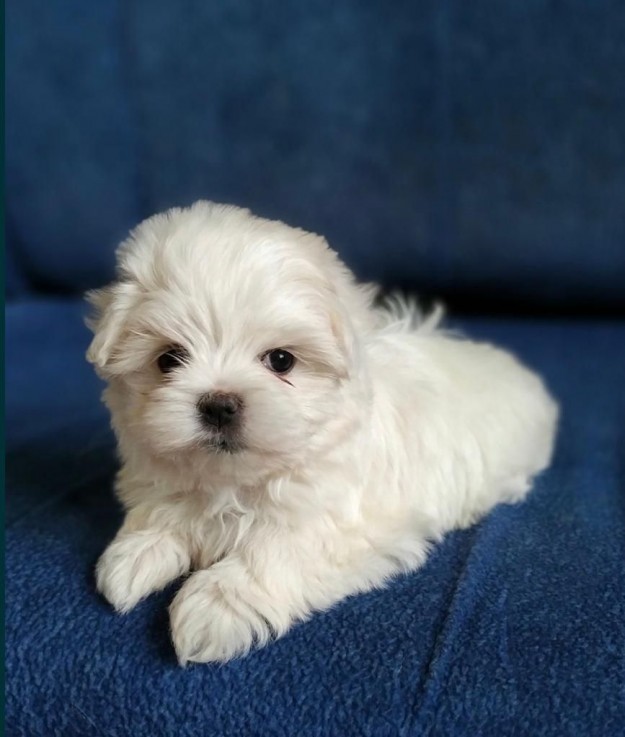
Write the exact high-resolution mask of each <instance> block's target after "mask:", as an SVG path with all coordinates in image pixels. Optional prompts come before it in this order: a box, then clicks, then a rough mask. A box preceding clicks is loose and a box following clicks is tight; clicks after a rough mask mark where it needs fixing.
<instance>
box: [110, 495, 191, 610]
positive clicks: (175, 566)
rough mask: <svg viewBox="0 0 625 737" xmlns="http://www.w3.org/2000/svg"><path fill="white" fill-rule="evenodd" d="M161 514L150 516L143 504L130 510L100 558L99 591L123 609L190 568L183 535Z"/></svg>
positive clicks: (129, 608)
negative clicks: (155, 517) (152, 517)
mask: <svg viewBox="0 0 625 737" xmlns="http://www.w3.org/2000/svg"><path fill="white" fill-rule="evenodd" d="M162 517H163V515H161V518H160V521H158V520H154V519H151V518H150V515H149V513H148V512H147V511H146V509H145V508H144V507H137V508H136V509H134V510H130V511H129V512H128V514H127V516H126V520H125V522H124V525H123V527H122V528H121V530H120V531H119V532H118V533H117V536H116V537H115V539H114V540H113V542H112V543H111V544H110V545H109V546H108V548H107V549H106V550H105V551H104V553H103V555H102V557H101V558H100V560H99V561H98V565H97V568H96V582H97V588H98V591H100V593H101V594H103V595H104V596H105V597H106V599H108V601H109V602H110V603H111V604H112V605H113V607H114V608H115V609H116V610H117V611H118V612H120V613H126V612H128V611H130V610H131V609H132V608H133V607H134V606H135V605H136V604H138V602H139V601H140V600H141V599H143V598H145V597H146V596H148V594H151V593H153V592H154V591H158V590H159V589H162V588H163V587H164V586H166V585H167V584H168V583H169V582H170V581H173V580H174V579H176V578H178V576H181V575H182V574H183V573H186V572H187V571H188V570H189V567H190V557H189V553H188V551H187V549H186V547H185V545H184V543H183V540H182V538H181V537H180V536H179V535H177V534H176V533H175V532H174V531H173V529H171V528H170V527H169V526H168V525H166V524H165V523H164V521H163V520H162Z"/></svg>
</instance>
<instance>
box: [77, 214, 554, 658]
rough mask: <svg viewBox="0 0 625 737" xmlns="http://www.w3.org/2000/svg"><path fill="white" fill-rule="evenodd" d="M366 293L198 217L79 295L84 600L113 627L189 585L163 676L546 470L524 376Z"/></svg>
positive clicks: (288, 615) (345, 582)
mask: <svg viewBox="0 0 625 737" xmlns="http://www.w3.org/2000/svg"><path fill="white" fill-rule="evenodd" d="M374 294H375V290H374V289H373V288H371V287H369V286H359V285H357V284H356V283H355V282H354V278H353V276H352V274H351V273H350V272H349V271H348V269H347V268H346V267H345V266H344V265H343V264H342V263H341V261H340V260H339V259H338V257H337V256H336V254H335V253H334V252H333V251H331V250H330V249H329V248H328V246H327V244H326V242H325V240H324V239H323V238H321V237H319V236H317V235H313V234H310V233H306V232H304V231H302V230H298V229H295V228H291V227H288V226H287V225H284V224H283V223H278V222H270V221H268V220H263V219H261V218H258V217H254V216H253V215H252V214H251V213H250V212H249V211H247V210H242V209H239V208H236V207H225V206H221V205H215V204H212V203H209V202H198V203H196V204H195V205H193V206H192V207H190V208H188V209H174V210H170V211H169V212H167V213H165V214H162V215H156V216H155V217H152V218H150V219H148V220H146V221H145V222H143V223H142V224H141V225H139V227H138V228H136V230H134V231H133V232H132V234H131V235H130V238H129V239H128V240H127V241H126V242H125V243H124V244H122V246H121V248H120V250H119V254H118V279H117V281H116V282H115V283H113V284H112V285H110V286H109V287H107V288H105V289H102V290H100V291H97V292H94V293H92V294H91V295H90V301H91V302H92V304H93V305H94V306H95V308H96V315H95V317H94V319H93V321H92V322H91V326H92V328H93V330H94V332H95V337H94V339H93V342H92V344H91V347H90V348H89V353H88V358H89V360H90V361H92V362H93V363H94V364H95V365H96V367H97V370H98V372H99V373H100V375H101V376H102V377H104V378H105V379H106V380H107V382H108V388H107V389H106V391H105V401H106V403H107V405H108V407H109V408H110V410H111V413H112V418H113V427H114V429H115V432H116V434H117V438H118V440H119V449H120V454H121V460H122V468H121V471H120V472H119V476H118V480H117V491H118V494H119V497H120V499H121V501H122V503H123V505H124V507H125V510H126V518H125V522H124V524H123V527H122V528H121V530H120V531H119V533H118V535H117V537H116V538H115V540H114V541H113V542H112V543H111V545H110V546H109V547H108V549H107V550H106V551H105V553H104V554H103V556H102V558H101V559H100V562H99V563H98V567H97V585H98V588H99V590H100V591H101V592H102V593H103V594H104V596H105V597H106V598H107V599H108V600H109V601H110V602H111V603H112V604H113V606H114V607H115V608H116V609H117V610H118V611H120V612H127V611H128V610H129V609H131V608H132V607H133V606H134V605H135V604H136V603H137V602H138V601H139V600H140V599H142V598H143V597H145V596H147V595H148V594H150V593H151V592H153V591H156V590H157V589H160V588H162V587H164V586H165V585H166V584H167V583H169V582H171V581H173V580H174V579H176V578H177V577H179V576H182V575H185V574H189V573H190V571H193V573H191V574H190V575H189V577H188V578H187V579H186V581H185V582H184V584H183V585H182V587H181V589H180V591H179V592H178V594H177V596H176V597H175V599H174V601H173V603H172V605H171V609H170V615H171V632H172V638H173V642H174V646H175V648H176V652H177V655H178V658H179V660H180V662H181V663H185V662H187V661H201V662H205V661H224V660H228V659H230V658H232V657H234V656H237V655H241V654H243V653H245V652H246V651H248V650H249V649H250V648H251V647H252V646H253V645H262V644H264V643H266V642H267V641H268V640H269V639H270V638H272V637H276V636H279V635H282V634H284V633H285V632H286V631H287V630H288V629H289V628H290V627H291V625H292V624H293V623H294V622H296V621H297V620H302V619H305V618H306V617H307V616H309V615H310V613H311V612H312V611H313V610H320V609H325V608H327V607H329V606H331V605H332V604H334V603H335V602H337V601H339V600H340V599H342V598H343V597H345V596H347V595H349V594H353V593H355V592H358V591H367V590H368V589H371V588H372V587H375V586H381V585H382V584H384V582H385V581H387V580H388V578H389V577H390V576H393V575H394V574H396V573H398V572H400V571H409V570H413V569H415V568H417V567H418V566H419V565H421V564H422V563H423V561H424V560H425V557H426V554H427V551H428V544H429V542H430V541H434V540H438V539H440V537H441V536H442V535H443V534H444V533H445V532H446V531H448V530H451V529H452V528H455V527H464V526H466V525H469V524H471V523H472V522H473V521H474V520H476V519H478V518H479V517H480V516H481V515H483V514H484V513H486V512H487V511H488V510H489V509H491V508H492V507H493V506H494V505H495V504H497V503H498V502H515V501H517V500H520V499H522V498H523V497H524V496H525V494H526V492H527V491H528V489H529V487H530V485H531V482H532V477H533V476H534V475H535V474H537V473H538V472H539V471H541V470H542V469H544V468H545V467H546V466H547V464H548V463H549V460H550V456H551V451H552V445H553V438H554V431H555V426H556V420H557V408H556V405H555V403H554V402H553V400H552V399H551V398H550V397H549V395H548V394H547V392H546V390H545V388H544V387H543V384H542V382H541V381H540V379H539V378H538V377H537V376H535V375H534V374H532V373H531V372H530V371H528V370H527V369H525V368H524V367H523V366H521V365H520V364H519V363H518V362H517V361H516V360H515V359H514V358H512V357H511V356H510V355H508V354H507V353H504V352H502V351H500V350H497V349H495V348H493V347H491V346H489V345H485V344H477V343H472V342H470V341H468V340H462V339H459V338H456V337H452V336H449V335H447V334H445V333H443V332H441V331H439V330H437V329H436V324H435V323H436V322H437V317H435V318H433V319H429V320H426V321H421V320H420V317H419V315H418V312H417V310H416V309H413V308H410V307H409V306H406V305H402V303H401V302H395V303H393V304H391V305H390V306H387V307H386V308H385V309H381V308H376V307H374V306H373V304H372V300H373V297H374Z"/></svg>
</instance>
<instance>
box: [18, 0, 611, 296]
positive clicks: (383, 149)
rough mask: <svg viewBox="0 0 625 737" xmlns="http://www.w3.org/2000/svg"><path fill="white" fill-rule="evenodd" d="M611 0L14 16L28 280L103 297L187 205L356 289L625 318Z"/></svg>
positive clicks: (44, 6) (433, 1)
mask: <svg viewBox="0 0 625 737" xmlns="http://www.w3.org/2000/svg"><path fill="white" fill-rule="evenodd" d="M623 20H624V6H623V3H622V1H621V0H605V1H604V2H600V3H599V2H587V0H574V1H573V2H568V3H553V2H552V3H548V2H518V1H510V2H499V3H484V2H477V1H476V2H471V3H448V2H440V0H422V2H419V3H399V4H395V5H394V7H393V10H392V12H390V11H389V8H388V4H387V3H385V2H381V0H367V1H366V2H359V3H354V2H352V3H346V2H340V3H316V2H315V3H289V4H288V7H284V6H283V5H278V4H275V3H262V4H259V3H258V2H256V1H255V0H225V1H223V2H219V3H210V2H199V1H198V0H195V1H194V2H191V3H190V4H189V5H187V6H185V9H184V10H182V9H181V8H180V6H179V4H177V3H172V2H167V0H150V1H149V2H148V1H147V0H137V1H135V2H132V3H130V4H128V3H124V2H123V1H122V0H103V1H102V2H97V3H85V2H83V1H82V0H48V1H47V2H45V3H41V2H40V1H39V0H8V2H7V19H6V22H7V107H8V115H7V124H6V139H7V193H8V209H9V212H10V214H11V216H12V217H13V218H14V220H15V223H16V227H17V229H18V233H19V235H20V239H21V243H23V244H24V246H23V247H24V249H26V250H27V251H28V257H29V258H28V264H29V267H30V269H31V271H32V274H33V276H35V277H36V278H37V280H38V281H39V282H45V283H47V284H48V285H50V286H52V287H55V288H57V289H61V288H63V289H70V290H71V289H74V290H76V289H82V288H84V287H87V286H93V285H97V284H99V283H102V282H104V281H106V280H107V278H108V277H109V276H110V274H111V272H112V268H113V248H114V245H115V242H116V241H117V240H118V239H119V238H120V237H121V236H122V235H123V233H124V232H125V230H126V229H127V228H128V227H129V226H130V225H132V224H134V222H136V221H137V220H139V219H140V218H142V217H144V216H146V215H149V214H152V213H153V212H155V211H157V210H160V209H163V208H166V207H169V206H171V205H179V204H188V203H189V202H191V201H193V200H195V199H198V198H208V199H215V200H218V201H226V202H232V203H235V204H241V205H248V206H251V207H252V208H253V209H256V210H258V211H259V212H261V213H262V214H265V215H268V216H270V217H279V218H281V219H284V220H286V221H288V222H291V223H293V224H296V225H301V226H303V227H306V228H308V229H311V230H316V231H319V232H322V233H323V234H324V235H327V236H328V238H329V239H330V242H331V243H332V244H333V245H334V246H335V247H336V248H337V249H338V250H339V251H340V252H341V254H342V255H343V256H344V258H345V259H346V261H347V262H348V263H349V264H350V266H352V267H353V268H354V269H355V270H356V271H357V272H358V274H359V275H360V276H361V277H363V278H367V279H370V278H375V279H376V280H381V281H384V282H386V283H390V282H393V283H396V284H397V283H403V284H407V285H409V286H412V285H414V284H415V283H418V284H419V286H420V288H421V289H428V290H432V291H434V292H436V293H445V294H446V295H449V294H464V295H465V298H469V299H470V301H471V302H474V301H475V300H476V299H478V298H479V299H481V300H482V301H484V300H487V301H488V300H490V302H491V303H493V304H497V305H500V304H501V303H502V302H503V301H508V302H511V301H515V302H517V303H523V304H528V303H530V304H539V305H549V306H559V307H570V308H576V309H579V308H580V305H585V306H589V305H591V304H592V305H593V306H594V307H595V309H597V308H604V309H605V308H607V307H612V308H616V307H617V306H618V307H619V308H620V309H624V308H625V294H624V293H623V288H622V285H623V283H625V248H624V247H623V243H625V219H624V218H623V212H622V209H623V208H622V204H623V200H624V198H625V138H624V137H623V135H622V131H623V130H624V129H625V105H623V102H622V100H623V94H622V84H623V79H622V78H623V74H622V69H623V64H624V61H625V58H624V53H625V51H624V49H625V45H624V44H623V43H622V28H623V22H622V21H623Z"/></svg>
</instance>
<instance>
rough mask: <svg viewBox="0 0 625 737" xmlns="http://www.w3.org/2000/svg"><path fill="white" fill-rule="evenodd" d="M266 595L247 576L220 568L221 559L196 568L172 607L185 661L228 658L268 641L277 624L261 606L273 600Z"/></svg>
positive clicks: (174, 633)
mask: <svg viewBox="0 0 625 737" xmlns="http://www.w3.org/2000/svg"><path fill="white" fill-rule="evenodd" d="M252 596H253V599H254V600H253V602H252ZM263 598H264V597H262V595H261V597H259V595H258V594H256V595H253V594H252V592H251V590H250V587H249V586H248V585H246V577H245V576H244V575H240V576H238V575H236V573H234V575H233V572H232V571H226V572H224V571H220V564H216V565H215V566H213V568H210V569H208V570H204V571H198V572H197V573H194V574H193V575H192V576H191V578H189V580H188V581H186V583H185V584H184V585H183V587H182V588H181V589H180V591H179V592H178V594H177V596H176V597H175V599H174V601H173V602H172V604H171V607H170V609H169V614H170V622H171V634H172V640H173V643H174V648H175V649H176V655H177V656H178V661H179V662H180V664H181V665H184V664H185V663H187V662H189V661H190V662H195V663H208V662H219V661H220V662H225V661H227V660H231V659H232V658H235V657H237V656H239V655H244V654H245V653H246V652H248V650H250V648H251V647H252V646H253V645H263V644H265V643H266V642H267V641H268V640H269V638H270V637H271V635H272V629H271V628H270V626H269V624H268V622H267V619H266V618H265V617H264V616H262V615H261V614H260V613H259V609H261V610H262V609H265V608H266V607H265V606H264V604H268V605H269V606H271V605H270V602H268V601H263Z"/></svg>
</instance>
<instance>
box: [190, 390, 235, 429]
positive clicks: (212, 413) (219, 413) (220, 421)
mask: <svg viewBox="0 0 625 737" xmlns="http://www.w3.org/2000/svg"><path fill="white" fill-rule="evenodd" d="M197 409H198V412H199V413H200V417H201V418H202V422H203V424H204V425H205V426H206V427H209V428H211V429H217V430H226V429H228V430H231V429H233V428H234V427H235V426H236V425H237V423H238V422H239V420H240V416H241V411H242V409H243V402H242V400H241V398H240V397H238V396H237V395H236V394H228V393H225V392H211V393H210V394H204V395H203V396H202V397H200V400H199V401H198V403H197Z"/></svg>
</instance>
